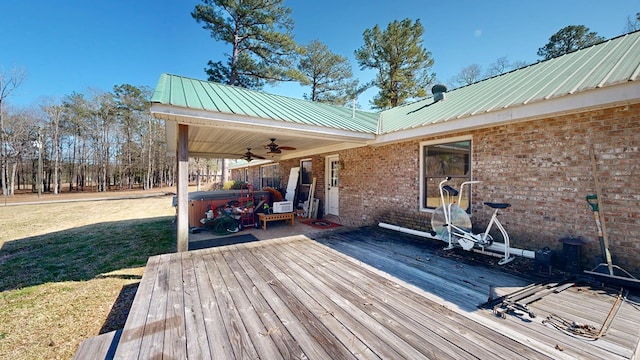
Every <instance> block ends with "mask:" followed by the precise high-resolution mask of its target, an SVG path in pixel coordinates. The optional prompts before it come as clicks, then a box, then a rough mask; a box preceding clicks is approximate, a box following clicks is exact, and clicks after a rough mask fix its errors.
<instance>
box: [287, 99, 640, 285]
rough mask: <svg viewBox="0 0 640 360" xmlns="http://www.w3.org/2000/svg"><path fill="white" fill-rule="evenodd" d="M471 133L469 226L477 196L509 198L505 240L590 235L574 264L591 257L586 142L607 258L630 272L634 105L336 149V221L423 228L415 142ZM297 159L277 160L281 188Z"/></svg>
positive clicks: (635, 211) (638, 150)
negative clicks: (600, 203) (606, 238)
mask: <svg viewBox="0 0 640 360" xmlns="http://www.w3.org/2000/svg"><path fill="white" fill-rule="evenodd" d="M461 135H471V136H472V172H473V179H474V180H481V181H482V183H481V184H477V185H474V188H473V199H472V200H473V207H472V208H473V212H472V221H473V223H474V226H476V225H478V224H479V226H480V227H484V226H486V224H487V222H488V220H489V217H490V215H491V209H490V208H488V207H487V206H485V205H483V202H485V201H494V202H509V203H511V204H512V207H511V208H508V209H505V210H501V213H502V215H501V216H500V221H501V222H502V223H503V224H504V225H505V227H506V228H507V231H508V232H509V234H510V235H511V237H512V246H514V247H520V248H524V249H529V250H534V251H535V250H538V249H540V248H542V247H549V248H551V249H553V250H555V251H557V252H560V251H561V249H562V243H561V242H559V240H560V239H561V238H564V237H581V238H583V239H585V240H588V241H591V243H589V244H588V245H585V246H583V247H582V253H583V256H582V261H583V264H582V265H583V268H585V269H588V268H591V267H593V266H595V265H596V264H597V263H599V262H600V247H599V243H598V241H597V233H596V226H595V221H594V219H593V213H592V212H591V208H590V207H589V205H588V204H587V202H586V201H585V196H586V195H587V194H592V193H595V185H594V180H593V175H592V166H591V160H590V157H589V148H590V147H591V146H593V148H594V149H595V153H596V157H597V159H598V160H597V165H598V178H599V180H600V183H601V187H602V194H603V196H602V197H603V199H602V201H603V209H602V212H603V213H604V215H605V220H606V226H607V228H608V233H609V240H610V249H611V252H612V255H613V259H614V263H616V264H618V265H620V266H622V267H623V268H625V269H626V270H628V271H630V272H632V273H633V274H636V275H638V276H640V261H638V260H637V259H638V258H640V181H638V176H637V174H638V173H640V104H636V105H629V106H619V107H614V108H609V109H601V110H597V111H589V112H584V113H579V114H572V115H565V116H558V117H553V118H549V119H543V120H536V121H529V122H521V123H517V124H511V125H503V126H496V127H492V128H486V129H480V130H475V131H467V132H464V133H455V134H450V135H449V136H446V137H443V136H440V137H437V138H436V137H431V138H430V137H425V138H423V139H418V140H414V141H407V142H403V143H398V144H391V145H385V146H379V147H361V148H356V149H350V150H345V151H340V152H339V153H338V154H339V155H340V160H341V161H342V163H343V164H344V168H343V169H341V171H340V220H341V222H342V223H343V224H344V225H348V226H363V225H376V224H377V223H378V222H386V223H390V224H395V225H400V226H403V227H408V228H412V229H418V230H424V231H427V230H429V229H430V221H431V220H430V213H428V212H421V211H419V208H420V206H419V202H420V194H419V188H420V180H419V178H420V174H419V168H420V167H419V161H420V154H419V151H420V149H419V148H420V145H419V144H420V142H421V141H428V140H436V139H447V138H448V137H454V136H461ZM326 155H329V153H327V154H318V155H316V156H313V157H312V161H313V168H312V172H313V176H314V177H316V178H317V181H318V183H317V185H316V196H315V197H316V198H320V199H321V206H322V204H323V203H324V185H325V184H324V157H325V156H326ZM299 161H300V159H291V160H285V161H281V162H280V172H281V176H282V181H283V182H282V184H283V187H286V184H287V181H288V176H289V170H290V168H291V167H292V166H299Z"/></svg>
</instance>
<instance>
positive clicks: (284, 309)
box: [115, 230, 640, 359]
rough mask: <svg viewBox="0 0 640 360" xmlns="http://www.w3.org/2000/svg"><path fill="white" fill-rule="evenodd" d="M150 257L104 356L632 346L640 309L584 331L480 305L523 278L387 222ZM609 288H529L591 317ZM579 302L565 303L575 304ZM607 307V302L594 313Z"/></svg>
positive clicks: (346, 355) (620, 350)
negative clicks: (602, 332) (441, 252)
mask: <svg viewBox="0 0 640 360" xmlns="http://www.w3.org/2000/svg"><path fill="white" fill-rule="evenodd" d="M324 234H325V235H322V237H321V238H318V239H317V241H314V240H311V239H309V238H308V237H306V236H302V235H299V236H292V237H286V238H281V239H274V240H266V241H259V242H253V243H247V244H238V245H231V246H225V247H218V248H212V249H204V250H197V251H190V252H186V253H177V254H166V255H160V256H156V257H152V258H150V259H149V262H148V265H147V268H146V270H145V274H144V276H143V278H142V280H141V283H140V286H139V289H138V293H137V294H136V297H135V300H134V302H133V305H132V308H131V311H130V315H129V318H128V319H127V322H126V325H125V328H124V329H123V331H122V333H121V337H120V341H119V344H118V346H117V349H116V352H115V358H118V359H119V358H122V359H150V358H153V359H160V358H164V359H187V358H189V359H210V358H211V359H240V358H252V359H258V358H261V359H281V358H282V359H356V358H357V359H360V358H363V359H422V358H428V359H478V358H480V359H545V358H549V359H551V358H553V359H574V358H584V359H602V358H606V359H625V358H626V359H629V358H634V356H637V354H636V351H637V346H638V339H639V336H640V333H639V332H640V329H639V328H638V325H637V324H638V323H640V310H639V309H638V308H637V307H633V306H632V305H630V304H628V303H624V304H623V305H622V308H621V309H620V311H619V313H618V315H617V317H616V318H615V319H614V322H613V324H612V326H611V329H610V330H609V332H608V334H607V336H606V337H604V338H601V339H599V340H597V341H584V340H581V339H578V338H575V337H571V336H568V335H566V334H564V333H562V332H560V331H558V330H557V329H554V328H552V327H549V326H546V325H543V324H542V323H541V322H540V321H537V320H536V321H534V320H535V319H534V320H531V321H524V320H523V319H522V318H518V317H508V318H507V319H501V318H498V317H496V316H494V315H493V314H492V313H491V311H488V310H484V309H479V308H478V307H477V306H478V305H479V304H481V303H482V302H484V301H486V300H487V296H488V288H489V285H494V286H497V288H496V289H497V291H498V292H499V293H500V294H505V293H507V292H510V291H513V290H514V289H518V288H520V287H522V286H524V285H526V284H527V281H525V280H523V279H520V278H518V277H517V276H513V275H510V274H506V273H504V272H502V271H500V270H498V269H493V268H474V267H473V266H470V265H467V264H464V263H460V262H458V261H456V260H455V259H449V258H443V257H438V256H437V255H434V253H433V251H432V250H429V248H425V247H421V246H419V244H416V243H412V242H411V241H409V242H403V241H400V242H398V241H397V240H398V239H397V237H403V236H404V235H396V234H395V233H394V234H390V233H389V232H385V231H381V232H378V231H371V232H366V231H364V232H363V231H361V230H360V231H355V232H335V233H330V234H331V235H326V234H329V233H324ZM612 302H613V297H611V296H609V295H608V294H604V293H601V292H596V291H592V290H588V289H583V290H579V289H570V290H567V291H564V292H562V293H560V294H554V296H553V297H552V296H548V297H545V298H543V299H542V300H540V301H539V302H537V303H536V304H537V305H536V306H537V307H536V309H535V310H536V311H538V312H539V313H540V314H541V315H542V314H544V313H545V312H549V311H553V312H556V313H560V314H562V315H563V316H567V317H569V318H572V319H576V320H582V321H590V322H593V323H596V324H598V323H600V322H602V320H603V319H604V317H606V314H607V312H608V311H609V308H610V305H611V303H612ZM576 312H577V314H574V313H576ZM603 313H604V315H603Z"/></svg>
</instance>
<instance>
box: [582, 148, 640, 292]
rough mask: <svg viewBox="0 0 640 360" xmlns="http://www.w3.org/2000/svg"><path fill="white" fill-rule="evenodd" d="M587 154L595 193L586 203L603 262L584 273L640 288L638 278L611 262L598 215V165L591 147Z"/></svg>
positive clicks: (602, 223)
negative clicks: (594, 226) (589, 210)
mask: <svg viewBox="0 0 640 360" xmlns="http://www.w3.org/2000/svg"><path fill="white" fill-rule="evenodd" d="M589 155H590V156H591V167H592V171H593V180H594V182H595V187H596V193H595V194H589V195H587V196H586V200H587V203H589V205H590V206H591V210H592V211H593V217H594V219H595V221H596V227H597V229H598V240H599V241H600V249H601V251H602V257H603V260H604V262H603V263H600V264H598V265H596V267H594V268H593V269H591V270H590V271H589V270H585V271H584V273H585V274H589V275H593V276H595V277H597V278H600V279H601V280H602V281H604V282H610V283H615V284H617V285H621V286H629V287H635V288H640V280H639V279H637V278H635V277H634V276H633V275H631V274H630V273H629V272H627V271H626V270H625V269H623V268H621V267H620V266H618V265H615V264H613V260H612V259H611V251H610V250H609V236H608V232H607V228H606V222H605V219H604V216H601V215H600V214H601V212H602V191H601V188H600V181H599V180H598V165H597V162H596V156H595V153H594V151H593V148H589ZM602 269H606V272H604V271H603V270H602Z"/></svg>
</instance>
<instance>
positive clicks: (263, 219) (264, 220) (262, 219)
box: [258, 212, 295, 230]
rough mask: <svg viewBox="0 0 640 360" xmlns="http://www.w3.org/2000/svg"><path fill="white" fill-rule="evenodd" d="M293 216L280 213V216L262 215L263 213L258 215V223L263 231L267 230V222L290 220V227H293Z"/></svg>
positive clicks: (292, 214)
mask: <svg viewBox="0 0 640 360" xmlns="http://www.w3.org/2000/svg"><path fill="white" fill-rule="evenodd" d="M294 215H295V214H294V213H292V212H290V213H280V214H264V213H259V214H258V219H259V221H260V224H261V225H262V229H263V230H267V223H268V222H269V221H276V220H290V221H291V226H294V225H295V216H294Z"/></svg>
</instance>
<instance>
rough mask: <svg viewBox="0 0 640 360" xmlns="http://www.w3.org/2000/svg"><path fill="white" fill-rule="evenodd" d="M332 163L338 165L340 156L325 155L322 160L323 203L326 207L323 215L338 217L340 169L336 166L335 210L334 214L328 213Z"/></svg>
mask: <svg viewBox="0 0 640 360" xmlns="http://www.w3.org/2000/svg"><path fill="white" fill-rule="evenodd" d="M332 161H336V162H337V163H338V164H340V155H338V154H333V155H327V156H325V159H324V163H325V166H324V174H325V182H324V183H325V184H326V185H325V190H324V198H325V203H326V206H324V215H329V214H330V215H336V216H339V215H340V193H339V189H340V185H339V184H340V168H339V166H340V165H338V186H337V189H336V190H335V191H336V192H337V193H336V201H338V204H337V206H336V207H335V208H336V213H335V214H334V213H330V212H329V199H330V198H329V188H330V187H331V175H332V174H331V162H332Z"/></svg>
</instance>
